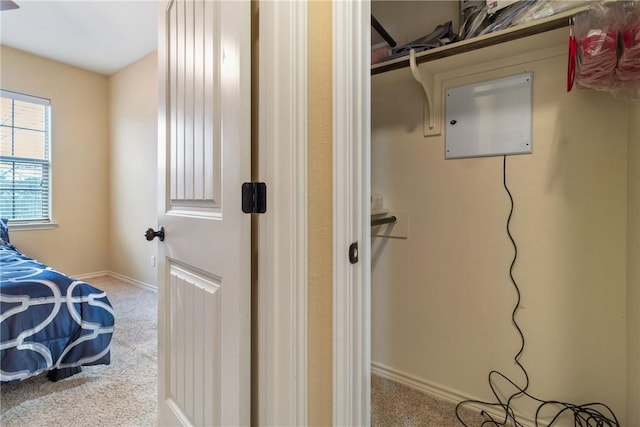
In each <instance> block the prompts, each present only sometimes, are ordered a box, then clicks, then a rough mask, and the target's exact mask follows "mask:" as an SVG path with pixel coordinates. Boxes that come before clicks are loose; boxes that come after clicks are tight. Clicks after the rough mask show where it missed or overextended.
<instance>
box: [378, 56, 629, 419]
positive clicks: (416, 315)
mask: <svg viewBox="0 0 640 427" xmlns="http://www.w3.org/2000/svg"><path fill="white" fill-rule="evenodd" d="M489 68H491V67H489ZM522 69H526V70H531V71H533V73H534V92H533V99H534V112H533V120H534V128H533V136H534V142H533V154H531V155H521V156H510V157H508V159H507V181H508V185H509V187H510V189H511V191H512V193H513V197H514V200H515V210H514V215H513V219H512V222H511V231H512V234H513V236H514V238H515V240H516V242H517V245H518V260H517V262H516V264H515V269H514V275H515V278H516V280H517V283H518V285H519V287H520V290H521V293H522V307H521V310H520V311H519V312H518V316H517V319H518V322H519V324H520V326H521V327H522V330H523V332H524V335H525V337H526V347H525V350H524V354H523V356H522V358H521V362H522V363H523V364H524V365H525V367H526V368H527V370H528V373H529V375H530V379H531V388H530V391H531V392H532V393H534V394H535V395H536V396H539V397H540V398H543V399H559V400H564V401H569V402H573V403H584V402H591V401H598V402H604V403H607V404H609V405H610V406H611V407H612V408H613V409H614V411H615V413H616V415H617V416H618V417H619V418H621V419H622V420H624V418H625V416H626V393H627V388H626V387H627V386H626V384H627V369H626V366H627V333H626V330H627V320H626V318H625V313H626V311H627V302H626V296H627V286H628V284H627V243H626V242H627V226H626V224H627V221H626V218H627V197H628V194H627V180H628V176H627V158H626V154H627V146H628V144H627V141H628V139H629V130H628V129H629V116H628V112H627V109H628V106H627V104H626V103H623V102H619V101H615V100H614V99H612V98H611V97H610V96H609V95H607V94H602V93H597V92H594V91H580V90H575V91H573V92H571V93H569V94H567V93H566V91H565V88H564V85H565V82H564V78H563V76H565V74H566V57H565V56H564V55H561V56H556V57H554V58H551V59H544V60H538V61H534V62H527V63H525V64H523V65H522ZM394 76H395V77H394ZM380 79H386V80H387V83H393V84H391V85H389V84H388V85H387V86H389V87H392V88H393V90H391V91H387V92H385V93H380V92H379V91H376V85H377V83H376V82H379V81H380ZM393 79H396V81H393ZM372 91H373V93H372V100H373V106H372V125H373V129H372V191H373V192H379V193H382V194H383V195H384V198H385V205H386V207H389V208H391V209H396V210H400V211H406V212H408V215H409V236H408V239H406V240H402V239H388V238H380V237H376V238H373V239H372V269H373V272H372V334H373V336H372V359H373V362H374V364H379V365H383V366H385V367H387V368H389V369H390V370H391V371H394V372H396V373H400V374H405V375H409V376H412V377H414V378H415V379H416V380H417V381H418V382H420V383H422V384H423V385H424V386H425V387H427V388H431V389H433V390H436V391H438V392H440V393H443V394H446V393H453V394H454V395H455V394H457V395H458V396H466V397H474V398H480V399H487V400H493V399H494V398H493V396H492V394H491V390H490V388H489V384H488V381H487V375H488V373H489V371H490V370H492V369H498V370H500V371H502V372H503V373H505V374H506V375H508V376H509V377H511V378H512V379H513V380H515V381H516V382H518V383H520V384H522V383H523V377H522V374H521V372H519V370H518V369H517V368H516V366H515V364H514V362H513V357H514V356H515V354H516V352H517V351H518V349H519V345H520V342H519V338H518V336H517V333H516V331H515V330H514V328H513V326H512V324H511V319H510V316H511V311H512V309H513V306H514V304H515V302H516V294H515V291H514V288H513V286H512V284H511V282H510V281H509V275H508V271H509V264H510V263H511V260H512V257H513V248H512V246H511V243H510V241H509V239H508V237H507V234H506V231H505V225H506V220H507V215H508V213H509V199H508V196H507V195H506V193H505V190H504V188H503V186H502V158H501V157H490V158H476V159H464V160H447V161H445V160H444V138H443V137H431V138H424V137H423V135H422V130H423V128H422V126H423V121H422V117H423V116H422V114H423V106H422V105H423V96H424V95H423V94H421V91H420V90H419V86H417V84H416V83H415V82H412V81H411V80H410V73H409V72H408V71H407V70H406V69H405V70H399V71H395V72H393V73H388V74H387V75H384V77H382V76H374V77H373V78H372ZM636 126H637V125H636ZM636 132H637V130H636ZM636 274H637V273H636ZM629 286H631V285H629ZM636 301H637V298H636ZM636 307H637V306H636ZM636 312H637V309H636ZM636 330H637V329H636ZM636 333H637V332H636ZM520 409H521V410H522V411H523V412H527V413H530V414H532V413H533V412H531V408H528V407H526V405H525V406H524V407H523V406H520ZM623 425H625V423H624V422H623ZM629 425H631V424H629Z"/></svg>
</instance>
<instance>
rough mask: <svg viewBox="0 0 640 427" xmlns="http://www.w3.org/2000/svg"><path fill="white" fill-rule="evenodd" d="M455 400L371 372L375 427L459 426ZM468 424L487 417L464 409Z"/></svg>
mask: <svg viewBox="0 0 640 427" xmlns="http://www.w3.org/2000/svg"><path fill="white" fill-rule="evenodd" d="M455 409H456V404H455V403H452V402H450V401H448V400H444V399H441V398H438V397H436V396H433V395H430V394H426V393H422V392H420V391H418V390H415V389H412V388H410V387H407V386H405V385H402V384H399V383H397V382H394V381H391V380H388V379H386V378H383V377H381V376H378V375H371V425H372V426H373V427H418V426H420V427H454V426H455V427H460V426H461V425H462V424H461V423H460V422H459V421H458V419H457V418H456V413H455ZM461 415H462V418H463V419H464V420H465V422H466V423H467V425H469V426H480V425H481V424H482V422H483V421H485V420H484V419H483V418H482V417H481V416H480V415H479V414H477V413H475V412H472V411H470V410H469V409H463V410H462V412H461Z"/></svg>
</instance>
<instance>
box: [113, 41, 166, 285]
mask: <svg viewBox="0 0 640 427" xmlns="http://www.w3.org/2000/svg"><path fill="white" fill-rule="evenodd" d="M157 61H158V57H157V54H156V53H155V52H154V53H152V54H150V55H148V56H146V57H144V58H142V59H141V60H139V61H137V62H136V63H134V64H132V65H130V66H128V67H127V68H125V69H124V70H121V71H119V72H118V73H116V74H113V75H112V76H111V77H110V78H109V96H110V104H109V111H110V122H109V124H110V130H111V132H110V133H111V150H110V169H109V176H110V179H111V193H110V194H111V204H110V209H109V212H110V223H109V230H110V245H109V254H110V260H111V262H110V266H109V268H110V270H111V271H113V272H115V273H117V274H121V275H123V276H125V277H128V278H130V279H134V280H137V281H140V282H143V283H146V284H149V285H153V286H155V285H156V269H155V267H152V266H151V257H152V256H154V257H155V256H156V255H157V240H154V241H153V242H151V243H150V242H147V241H146V240H145V238H144V237H143V234H144V231H145V230H146V229H147V228H148V227H153V228H154V229H155V228H156V222H157V203H156V200H157V184H156V183H157V175H158V168H157V166H158V162H157V105H158V94H157V88H158V77H157V69H158V66H157Z"/></svg>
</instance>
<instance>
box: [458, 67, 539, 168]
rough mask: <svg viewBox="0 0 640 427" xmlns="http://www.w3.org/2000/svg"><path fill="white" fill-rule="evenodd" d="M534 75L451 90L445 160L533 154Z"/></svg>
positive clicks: (513, 77)
mask: <svg viewBox="0 0 640 427" xmlns="http://www.w3.org/2000/svg"><path fill="white" fill-rule="evenodd" d="M532 88H533V74H532V73H530V72H527V73H522V74H517V75H514V76H509V77H503V78H499V79H495V80H489V81H485V82H481V83H473V84H469V85H465V86H459V87H454V88H450V89H447V91H446V96H445V98H446V99H445V103H446V108H445V109H446V113H445V116H446V118H445V132H446V134H445V158H446V159H459V158H465V157H485V156H501V155H505V154H529V153H531V152H532V136H531V133H532V132H531V129H532V125H531V121H532Z"/></svg>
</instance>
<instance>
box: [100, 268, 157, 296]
mask: <svg viewBox="0 0 640 427" xmlns="http://www.w3.org/2000/svg"><path fill="white" fill-rule="evenodd" d="M107 275H108V276H109V277H113V278H114V279H118V280H121V281H123V282H125V283H128V284H130V285H134V286H139V287H141V288H145V289H151V290H152V291H156V292H157V291H158V288H157V287H156V286H153V285H150V284H148V283H145V282H142V281H140V280H136V279H132V278H130V277H127V276H123V275H122V274H118V273H115V272H113V271H109V272H108V274H107Z"/></svg>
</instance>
